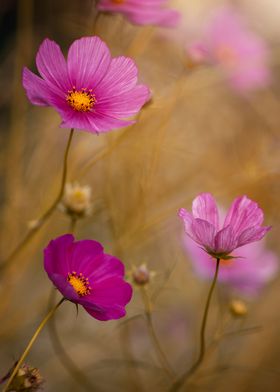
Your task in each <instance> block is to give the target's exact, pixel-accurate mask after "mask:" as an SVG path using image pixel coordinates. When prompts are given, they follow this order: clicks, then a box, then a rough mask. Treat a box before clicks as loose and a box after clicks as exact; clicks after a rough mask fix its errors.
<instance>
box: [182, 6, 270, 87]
mask: <svg viewBox="0 0 280 392" xmlns="http://www.w3.org/2000/svg"><path fill="white" fill-rule="evenodd" d="M187 52H188V54H189V56H190V58H191V59H192V60H193V62H194V63H209V64H213V65H215V66H216V67H218V69H219V70H220V71H221V73H222V74H223V75H224V77H225V78H226V79H227V80H228V82H229V84H230V85H231V87H232V88H233V89H234V90H236V91H237V92H239V93H246V92H248V91H252V90H255V89H258V88H262V87H265V86H267V85H268V84H269V82H270V79H271V74H270V70H269V66H268V48H267V45H266V43H265V41H264V40H263V39H262V38H261V37H259V36H258V35H257V34H256V33H254V32H252V31H251V30H250V29H249V28H248V27H247V26H246V25H245V23H244V21H243V18H242V17H241V16H240V15H239V14H238V13H237V12H236V11H235V10H234V9H233V8H230V7H222V8H218V9H217V10H216V11H215V13H214V14H213V17H212V18H211V19H210V20H209V22H208V23H207V25H206V26H205V29H204V31H203V32H202V34H201V37H200V39H198V40H197V41H196V42H193V43H192V44H190V45H188V47H187Z"/></svg>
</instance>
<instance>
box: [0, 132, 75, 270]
mask: <svg viewBox="0 0 280 392" xmlns="http://www.w3.org/2000/svg"><path fill="white" fill-rule="evenodd" d="M73 134H74V129H73V128H72V129H71V131H70V134H69V138H68V142H67V146H66V149H65V153H64V159H63V169H62V178H61V185H60V189H59V193H58V195H57V197H56V198H55V200H54V201H53V203H52V204H51V206H50V207H49V208H48V209H47V210H46V211H45V212H44V213H43V215H42V216H41V217H40V218H39V219H38V220H37V222H36V225H34V227H32V228H31V229H30V230H29V231H28V232H27V234H26V235H25V237H24V238H23V240H22V241H21V242H20V243H19V244H18V246H17V247H16V248H15V249H14V251H13V252H12V253H11V254H10V256H8V258H7V259H6V260H5V261H4V262H2V263H1V265H0V271H1V270H3V269H5V268H6V266H7V265H8V264H10V263H11V262H12V261H13V260H14V259H15V257H16V256H17V255H18V254H19V253H20V251H21V250H22V249H23V248H24V247H25V246H26V245H27V244H28V242H29V241H30V240H31V239H32V238H33V237H34V235H35V234H36V233H37V231H39V229H40V228H41V227H42V226H43V224H44V223H45V222H46V221H47V219H48V218H49V217H50V216H51V214H52V213H53V211H54V210H55V209H56V207H57V205H58V203H59V202H60V200H61V198H62V196H63V194H64V188H65V183H66V179H67V172H68V155H69V150H70V146H71V142H72V139H73Z"/></svg>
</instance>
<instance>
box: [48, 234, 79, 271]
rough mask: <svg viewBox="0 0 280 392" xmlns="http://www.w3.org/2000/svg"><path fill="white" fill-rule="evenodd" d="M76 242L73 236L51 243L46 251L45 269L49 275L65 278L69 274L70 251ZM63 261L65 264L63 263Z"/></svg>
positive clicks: (65, 236)
mask: <svg viewBox="0 0 280 392" xmlns="http://www.w3.org/2000/svg"><path fill="white" fill-rule="evenodd" d="M73 242H74V237H73V235H72V234H65V235H62V236H60V237H58V238H56V239H55V240H52V241H50V243H49V245H48V246H47V247H46V248H45V250H44V268H45V270H46V271H47V273H48V275H49V276H50V275H51V274H60V275H64V276H65V277H66V276H67V275H68V272H69V269H70V267H69V249H70V248H71V246H72V244H73ZM62 260H63V263H62V262H61V261H62Z"/></svg>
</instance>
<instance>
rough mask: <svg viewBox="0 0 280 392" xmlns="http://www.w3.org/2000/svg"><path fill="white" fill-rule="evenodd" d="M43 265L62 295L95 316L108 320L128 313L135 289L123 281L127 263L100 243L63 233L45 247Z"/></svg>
mask: <svg viewBox="0 0 280 392" xmlns="http://www.w3.org/2000/svg"><path fill="white" fill-rule="evenodd" d="M44 267H45V270H46V272H47V274H48V276H49V278H50V280H51V281H52V282H53V284H54V285H55V286H56V287H57V288H58V290H59V291H60V292H61V293H62V295H63V296H64V297H65V298H66V299H68V300H69V301H72V302H74V303H76V304H79V305H82V306H83V307H84V308H85V310H86V311H87V312H88V313H89V314H90V315H91V316H92V317H94V318H96V319H98V320H102V321H105V320H111V319H119V318H121V317H123V316H125V314H126V311H125V305H126V304H127V303H128V302H129V301H130V299H131V296H132V288H131V286H130V284H128V283H127V282H125V281H124V265H123V264H122V262H121V261H120V260H118V259H117V258H116V257H114V256H111V255H107V254H104V253H103V247H102V245H101V244H100V243H99V242H97V241H92V240H83V241H76V242H74V237H73V236H72V235H71V234H65V235H63V236H60V237H58V238H56V239H55V240H52V241H51V242H50V243H49V245H48V246H47V247H46V249H45V251H44Z"/></svg>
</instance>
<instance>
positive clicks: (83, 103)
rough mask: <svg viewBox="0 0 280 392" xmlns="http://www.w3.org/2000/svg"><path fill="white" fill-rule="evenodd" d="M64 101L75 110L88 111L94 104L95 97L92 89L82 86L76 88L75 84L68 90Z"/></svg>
mask: <svg viewBox="0 0 280 392" xmlns="http://www.w3.org/2000/svg"><path fill="white" fill-rule="evenodd" d="M66 101H67V103H68V105H70V106H71V107H72V109H74V110H76V111H77V112H89V111H90V110H91V109H92V108H93V106H94V105H95V104H96V98H95V95H94V94H93V93H92V89H89V90H88V89H87V88H82V89H81V90H76V87H75V86H73V88H72V90H69V91H68V94H67V95H66Z"/></svg>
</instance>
